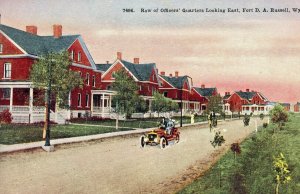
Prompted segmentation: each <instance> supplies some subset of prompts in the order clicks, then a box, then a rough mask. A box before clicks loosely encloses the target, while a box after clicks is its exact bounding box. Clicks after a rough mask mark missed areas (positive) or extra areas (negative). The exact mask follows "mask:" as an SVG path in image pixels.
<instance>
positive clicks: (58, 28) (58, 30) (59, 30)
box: [53, 24, 62, 38]
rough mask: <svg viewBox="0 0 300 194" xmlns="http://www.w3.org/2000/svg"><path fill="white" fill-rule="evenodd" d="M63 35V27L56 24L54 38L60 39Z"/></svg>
mask: <svg viewBox="0 0 300 194" xmlns="http://www.w3.org/2000/svg"><path fill="white" fill-rule="evenodd" d="M61 35H62V25H58V24H54V25H53V37H54V38H60V37H61Z"/></svg>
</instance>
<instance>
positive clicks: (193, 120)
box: [191, 113, 195, 124]
mask: <svg viewBox="0 0 300 194" xmlns="http://www.w3.org/2000/svg"><path fill="white" fill-rule="evenodd" d="M193 123H195V115H194V114H193V113H192V114H191V124H193Z"/></svg>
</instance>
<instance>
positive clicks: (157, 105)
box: [152, 92, 178, 116]
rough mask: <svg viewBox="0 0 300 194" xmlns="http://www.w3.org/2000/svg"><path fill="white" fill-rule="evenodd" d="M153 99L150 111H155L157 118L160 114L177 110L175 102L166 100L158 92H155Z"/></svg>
mask: <svg viewBox="0 0 300 194" xmlns="http://www.w3.org/2000/svg"><path fill="white" fill-rule="evenodd" d="M153 97H154V99H153V101H152V111H156V112H157V113H158V116H159V113H161V112H167V111H175V110H178V104H177V103H176V102H173V101H172V100H171V99H169V98H166V97H165V96H164V95H162V94H160V93H159V92H155V93H154V95H153Z"/></svg>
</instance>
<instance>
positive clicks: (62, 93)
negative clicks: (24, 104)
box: [30, 51, 83, 146]
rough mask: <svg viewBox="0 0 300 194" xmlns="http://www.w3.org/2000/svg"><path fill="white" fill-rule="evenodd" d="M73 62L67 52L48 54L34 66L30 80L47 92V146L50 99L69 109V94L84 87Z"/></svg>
mask: <svg viewBox="0 0 300 194" xmlns="http://www.w3.org/2000/svg"><path fill="white" fill-rule="evenodd" d="M70 65H71V61H70V57H69V53H68V52H67V51H64V52H61V53H47V54H45V55H44V56H41V57H40V58H39V59H38V60H37V61H35V63H34V64H33V65H32V68H31V71H30V80H31V81H32V83H33V86H34V87H35V88H38V89H39V90H45V96H46V100H45V107H46V114H45V118H46V119H45V126H44V133H45V132H46V144H45V146H50V126H49V119H50V104H51V102H50V100H51V99H50V98H51V96H55V98H56V103H57V105H58V106H59V107H60V108H66V107H67V103H66V102H67V100H68V96H69V92H70V91H71V90H72V89H74V88H75V87H79V86H82V83H83V82H82V79H81V78H80V75H79V73H77V72H74V71H72V70H71V69H70Z"/></svg>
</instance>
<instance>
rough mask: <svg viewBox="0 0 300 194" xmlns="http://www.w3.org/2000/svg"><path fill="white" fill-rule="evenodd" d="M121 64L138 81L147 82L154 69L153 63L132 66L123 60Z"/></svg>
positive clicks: (132, 64)
mask: <svg viewBox="0 0 300 194" xmlns="http://www.w3.org/2000/svg"><path fill="white" fill-rule="evenodd" d="M121 62H122V63H123V64H124V66H125V67H126V68H127V69H128V70H129V71H130V72H131V73H132V74H133V75H134V76H135V77H136V78H137V79H138V80H139V81H149V80H150V76H151V74H152V71H153V69H155V68H156V65H155V63H145V64H134V63H130V62H128V61H124V60H121Z"/></svg>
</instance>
